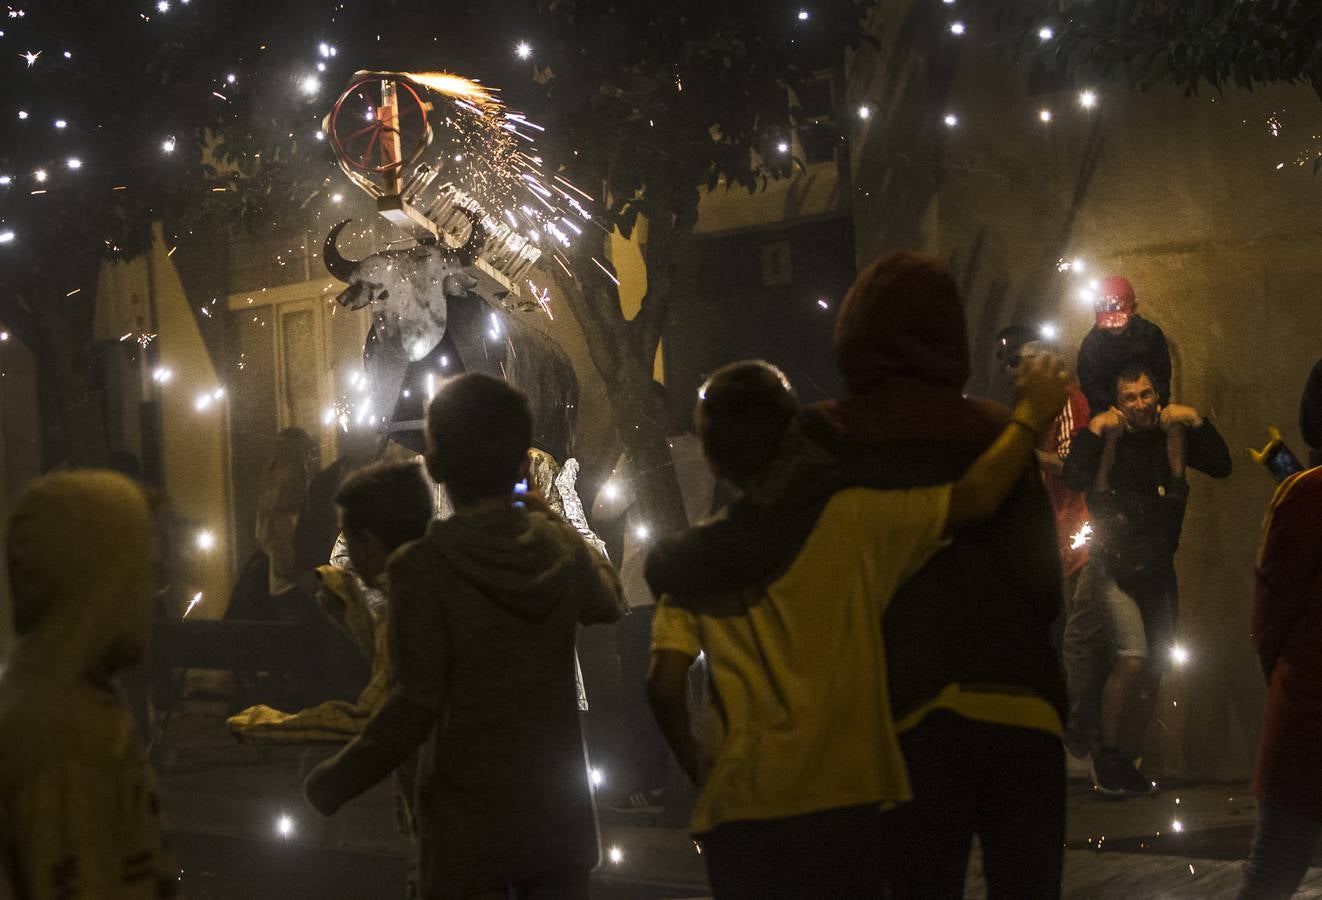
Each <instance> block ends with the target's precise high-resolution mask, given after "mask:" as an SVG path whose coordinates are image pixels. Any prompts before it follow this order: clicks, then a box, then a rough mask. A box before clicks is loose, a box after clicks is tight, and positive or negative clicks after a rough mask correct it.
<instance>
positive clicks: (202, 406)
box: [193, 394, 214, 412]
mask: <svg viewBox="0 0 1322 900" xmlns="http://www.w3.org/2000/svg"><path fill="white" fill-rule="evenodd" d="M213 402H214V401H213V400H212V399H211V395H210V394H198V395H197V397H196V398H194V400H193V409H195V410H197V411H198V412H206V411H207V410H209V409H210V408H211V404H212V403H213Z"/></svg>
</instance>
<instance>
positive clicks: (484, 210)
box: [360, 72, 618, 315]
mask: <svg viewBox="0 0 1322 900" xmlns="http://www.w3.org/2000/svg"><path fill="white" fill-rule="evenodd" d="M399 77H401V78H406V79H408V82H410V83H412V84H414V85H417V86H419V87H421V88H423V89H425V91H426V92H427V93H428V95H429V96H427V97H426V100H427V105H428V107H429V113H428V120H429V123H430V125H431V128H432V132H433V139H432V142H431V146H430V147H429V148H428V150H427V154H426V156H425V157H424V158H423V159H422V160H420V164H419V165H418V167H417V168H416V170H415V171H414V172H413V173H412V175H411V176H410V177H406V178H405V179H404V181H405V188H404V191H403V194H404V197H405V200H406V201H407V202H408V203H409V204H410V205H411V206H412V207H413V208H414V209H416V210H418V211H420V212H421V213H422V214H423V215H425V216H427V217H428V218H431V219H432V220H433V221H436V222H438V223H439V222H441V221H443V220H444V219H445V217H446V216H447V215H452V211H453V210H454V209H455V208H456V207H466V208H469V209H476V210H477V211H479V212H480V213H481V214H482V224H483V226H484V227H485V229H486V232H487V239H488V243H487V248H488V249H489V250H490V251H491V252H492V253H493V257H492V258H495V256H494V254H495V253H497V252H498V251H499V252H500V253H505V254H520V255H522V254H529V253H532V251H534V250H536V251H540V252H542V253H545V251H546V250H547V249H551V250H552V258H554V259H556V261H557V263H558V264H560V265H561V266H562V267H563V268H566V270H568V267H567V266H566V265H565V262H566V261H565V259H564V257H562V256H560V255H559V254H556V253H555V248H554V247H549V248H548V246H547V242H546V238H547V237H549V238H551V240H552V241H554V242H555V243H556V244H559V245H560V246H561V247H564V248H569V247H572V246H573V241H574V238H576V237H577V236H579V235H581V234H583V232H584V229H586V228H588V227H589V226H590V225H591V226H596V227H600V226H599V225H598V223H597V221H596V220H595V219H594V217H593V213H592V211H591V209H590V205H591V204H593V203H594V201H593V199H592V197H591V196H590V195H588V194H587V193H585V192H583V191H582V190H580V189H579V188H577V187H575V186H574V185H573V184H571V183H569V182H568V181H566V180H565V179H563V178H561V177H560V176H558V175H548V174H547V173H546V172H545V170H544V169H543V160H542V157H541V154H540V153H538V152H537V147H536V140H537V137H538V136H539V135H540V134H541V133H542V132H543V131H544V129H543V127H542V126H541V125H539V124H538V123H536V122H534V121H530V120H529V119H528V118H527V117H526V116H524V115H523V114H521V113H519V112H516V111H513V110H510V109H508V108H507V107H506V106H505V105H504V104H503V103H502V102H501V101H500V99H499V98H498V96H497V93H498V92H497V91H496V90H495V89H494V88H489V87H487V86H486V85H483V84H479V83H478V82H476V81H473V80H471V79H468V78H464V77H463V76H461V75H455V74H452V73H448V72H407V73H399ZM360 96H361V99H362V100H364V101H366V108H365V110H364V113H365V115H366V116H367V118H368V121H373V120H374V119H375V117H376V114H377V110H376V107H375V105H374V104H375V99H374V98H371V97H369V96H368V94H367V93H366V92H364V93H363V94H361V95H360ZM401 99H402V98H401ZM410 178H411V179H412V181H411V182H410ZM410 183H411V184H413V185H414V187H412V188H410V187H409V184H410ZM360 186H364V187H366V186H365V185H362V184H361V183H360ZM369 193H370V189H369ZM532 255H533V256H534V258H535V255H536V254H535V253H532ZM523 274H524V272H523V271H519V270H518V269H517V267H516V268H515V271H513V272H511V277H512V278H514V279H515V280H519V279H521V277H522V275H523ZM606 274H607V275H608V276H610V273H609V272H607V273H606ZM610 277H612V278H613V276H610ZM617 283H618V282H617ZM534 299H535V300H536V302H537V303H538V305H539V306H542V308H543V309H546V311H547V314H548V315H550V311H549V309H547V305H546V300H545V298H543V297H542V296H541V295H540V294H538V293H537V292H534Z"/></svg>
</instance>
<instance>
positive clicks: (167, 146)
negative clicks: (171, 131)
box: [161, 137, 174, 153]
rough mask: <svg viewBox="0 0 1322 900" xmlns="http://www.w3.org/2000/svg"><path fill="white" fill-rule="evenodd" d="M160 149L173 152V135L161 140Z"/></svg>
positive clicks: (164, 151)
mask: <svg viewBox="0 0 1322 900" xmlns="http://www.w3.org/2000/svg"><path fill="white" fill-rule="evenodd" d="M161 151H162V152H163V153H173V152H174V138H173V137H168V138H166V139H165V140H163V141H161Z"/></svg>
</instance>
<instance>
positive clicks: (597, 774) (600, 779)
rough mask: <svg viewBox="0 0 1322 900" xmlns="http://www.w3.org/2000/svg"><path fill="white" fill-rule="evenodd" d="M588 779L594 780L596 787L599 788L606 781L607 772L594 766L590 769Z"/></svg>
mask: <svg viewBox="0 0 1322 900" xmlns="http://www.w3.org/2000/svg"><path fill="white" fill-rule="evenodd" d="M588 779H589V780H590V781H591V782H592V786H593V787H594V788H599V787H601V786H602V785H603V784H605V783H606V773H605V772H603V771H601V769H598V768H597V767H595V766H593V767H592V768H591V769H590V770H588Z"/></svg>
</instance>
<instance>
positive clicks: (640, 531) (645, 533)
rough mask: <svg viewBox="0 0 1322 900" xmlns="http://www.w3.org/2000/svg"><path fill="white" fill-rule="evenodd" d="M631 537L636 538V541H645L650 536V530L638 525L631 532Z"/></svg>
mask: <svg viewBox="0 0 1322 900" xmlns="http://www.w3.org/2000/svg"><path fill="white" fill-rule="evenodd" d="M633 535H634V537H636V538H638V540H640V541H645V540H647V539H648V538H650V537H651V536H652V529H650V528H648V527H647V526H646V525H639V526H638V527H637V528H635V529H634V530H633Z"/></svg>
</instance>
